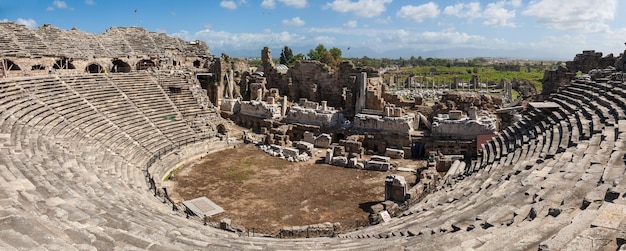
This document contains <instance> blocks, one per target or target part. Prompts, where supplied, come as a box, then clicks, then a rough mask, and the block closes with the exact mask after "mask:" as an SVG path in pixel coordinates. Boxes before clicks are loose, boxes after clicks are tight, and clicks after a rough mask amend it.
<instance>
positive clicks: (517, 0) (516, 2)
mask: <svg viewBox="0 0 626 251" xmlns="http://www.w3.org/2000/svg"><path fill="white" fill-rule="evenodd" d="M508 4H510V5H511V6H513V7H520V6H522V0H511V1H509V2H508Z"/></svg>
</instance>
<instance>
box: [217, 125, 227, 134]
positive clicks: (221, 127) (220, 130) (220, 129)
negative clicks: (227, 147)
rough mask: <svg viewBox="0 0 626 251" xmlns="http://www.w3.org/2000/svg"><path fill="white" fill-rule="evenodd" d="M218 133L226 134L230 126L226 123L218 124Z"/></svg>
mask: <svg viewBox="0 0 626 251" xmlns="http://www.w3.org/2000/svg"><path fill="white" fill-rule="evenodd" d="M217 133H219V134H224V135H226V134H227V133H228V128H227V127H226V125H224V124H219V125H217Z"/></svg>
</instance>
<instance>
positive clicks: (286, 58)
mask: <svg viewBox="0 0 626 251" xmlns="http://www.w3.org/2000/svg"><path fill="white" fill-rule="evenodd" d="M301 60H304V54H302V53H298V54H296V55H293V51H292V50H291V48H289V46H285V47H283V49H282V51H281V52H280V58H279V60H278V62H279V63H281V64H284V65H286V66H288V67H293V66H294V65H296V62H298V61H301Z"/></svg>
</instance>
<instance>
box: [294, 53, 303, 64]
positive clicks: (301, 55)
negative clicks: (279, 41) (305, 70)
mask: <svg viewBox="0 0 626 251" xmlns="http://www.w3.org/2000/svg"><path fill="white" fill-rule="evenodd" d="M293 59H294V62H298V61H302V60H304V54H302V53H298V54H296V55H295V56H293Z"/></svg>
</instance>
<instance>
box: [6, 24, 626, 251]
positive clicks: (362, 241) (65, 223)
mask: <svg viewBox="0 0 626 251" xmlns="http://www.w3.org/2000/svg"><path fill="white" fill-rule="evenodd" d="M0 40H1V43H0V56H1V59H2V61H0V62H1V64H0V76H2V78H0V92H1V95H0V102H1V104H2V105H1V106H0V186H1V187H2V188H1V189H0V226H2V227H1V228H0V248H1V249H3V250H116V249H117V250H251V249H252V250H473V249H478V250H618V249H623V248H626V245H624V244H625V243H626V198H625V196H626V185H623V177H624V171H625V167H626V166H625V161H626V146H625V145H624V142H625V141H624V137H626V122H625V121H626V115H625V110H626V84H624V73H623V71H624V65H625V62H626V59H625V58H623V54H622V55H620V56H619V57H613V55H612V54H611V55H608V56H605V57H603V56H602V54H601V53H599V52H594V51H584V52H583V53H581V54H579V55H576V56H575V57H574V59H573V60H572V61H569V62H567V64H566V65H564V66H561V67H559V68H558V69H556V70H553V71H546V73H545V76H544V79H543V81H544V83H543V85H544V88H543V92H542V93H541V94H537V95H535V96H534V97H535V100H526V101H524V102H519V105H518V106H510V107H505V106H504V105H503V104H502V101H501V100H496V99H493V100H492V99H491V98H490V97H489V96H482V97H478V98H476V97H473V96H472V97H470V96H463V94H460V93H456V92H452V91H450V92H444V93H441V94H438V95H439V96H441V97H440V98H441V102H440V103H439V104H438V105H436V108H433V109H431V110H436V111H441V113H442V114H440V115H433V114H426V112H425V111H423V110H421V111H422V112H407V111H406V110H405V109H403V107H407V106H412V107H418V108H419V107H421V106H422V104H421V98H416V99H415V101H414V102H412V103H410V104H407V102H406V101H403V100H402V98H400V97H398V96H394V95H392V94H389V93H387V92H386V88H387V87H385V84H384V82H386V81H387V80H384V79H383V78H382V76H381V74H380V73H379V72H378V71H377V70H374V69H371V68H359V67H355V66H354V65H353V64H352V63H350V62H343V63H341V64H339V65H338V67H337V68H336V69H328V67H327V66H325V65H323V64H321V63H320V62H314V61H305V62H300V63H298V64H296V66H294V67H293V68H291V69H285V68H284V66H281V65H274V63H273V62H272V60H271V54H270V53H271V52H270V51H269V50H268V49H264V50H263V51H261V50H260V52H261V56H262V62H263V63H262V64H263V65H262V66H261V67H260V68H262V69H257V70H256V71H252V70H251V69H250V67H248V65H247V62H246V61H245V60H242V59H234V58H230V57H228V56H227V55H222V56H221V57H220V56H217V57H216V56H213V55H211V54H210V51H209V47H208V45H207V44H206V43H204V42H201V41H183V40H181V39H177V38H172V37H169V36H168V35H166V34H162V33H154V32H148V31H146V30H144V29H142V28H137V27H114V28H110V29H109V30H107V31H106V32H105V33H102V34H88V33H84V32H81V31H78V30H60V29H57V28H55V27H53V26H49V25H46V26H45V27H41V28H40V29H38V30H31V29H28V28H26V27H25V26H22V25H17V24H13V23H0ZM579 71H580V72H582V73H584V74H583V75H578V76H577V75H576V73H577V72H579ZM507 85H508V84H505V85H504V86H507ZM504 91H505V95H506V93H510V90H509V91H507V90H506V88H505V89H504ZM511 103H515V102H511ZM443 106H446V107H445V109H444V108H442V107H443ZM417 110H418V111H420V109H417ZM483 111H484V112H483ZM443 113H445V114H443ZM494 114H501V115H499V116H502V117H507V116H508V115H510V116H509V120H504V121H505V122H506V121H508V122H506V123H505V122H496V119H495V115H494ZM511 114H514V115H511ZM511 117H512V118H511ZM497 121H500V119H497ZM237 125H239V126H241V127H243V128H246V131H245V132H244V133H243V135H235V134H233V131H234V129H233V128H235V127H237ZM248 128H249V130H248ZM243 142H252V143H254V144H256V145H258V146H259V148H260V149H263V150H264V151H266V152H268V154H270V155H272V156H277V157H276V158H283V159H284V160H280V161H291V162H294V163H295V162H298V161H312V160H310V158H311V156H312V155H315V154H314V153H315V152H318V153H321V155H324V156H323V158H321V159H320V160H321V162H324V163H326V164H330V165H334V166H342V167H346V168H353V169H369V170H375V171H373V172H381V171H382V172H390V169H394V170H399V169H402V168H400V167H396V166H395V164H393V163H395V162H394V161H397V160H404V161H407V160H409V161H410V159H412V158H416V159H422V160H424V159H426V158H427V157H428V155H429V154H428V153H430V152H436V154H434V155H431V157H437V158H439V157H441V156H455V158H457V157H458V158H461V159H462V160H461V161H459V160H456V161H446V160H440V161H439V160H437V161H436V162H437V163H439V162H441V163H444V162H446V163H451V164H449V165H448V166H447V167H446V171H444V172H443V173H442V172H440V173H438V172H437V171H441V170H439V168H437V169H438V170H436V171H435V170H432V168H434V167H432V166H430V165H429V167H420V170H419V171H416V170H412V171H413V172H416V173H417V174H418V176H420V177H418V178H419V179H420V180H421V181H420V183H418V184H417V185H415V186H414V187H409V186H408V185H407V184H406V182H405V180H404V179H403V178H402V177H400V176H397V175H392V174H390V175H388V176H387V179H386V180H381V181H380V182H381V186H385V195H384V197H385V201H383V202H381V203H380V204H375V205H372V206H371V207H370V208H367V210H369V211H370V212H371V214H370V221H371V222H370V223H371V224H369V226H361V227H357V228H353V229H348V230H345V231H336V230H338V228H337V226H336V225H334V224H332V223H323V222H320V223H319V224H314V225H308V226H292V227H286V228H284V229H283V230H284V231H281V234H279V235H267V234H261V233H255V232H254V231H250V229H240V228H236V227H233V226H231V225H230V224H229V222H228V221H227V220H223V221H221V222H217V225H215V224H213V223H215V222H208V223H207V217H206V216H204V217H203V215H206V214H207V213H211V212H210V211H211V209H216V208H217V205H214V204H212V202H211V201H210V200H206V198H204V199H202V198H199V199H198V200H188V201H185V202H184V203H178V202H175V201H173V200H172V199H171V198H170V197H169V195H168V190H167V189H166V188H168V183H169V182H172V181H168V180H167V179H164V178H163V177H166V176H168V174H170V173H171V170H172V169H173V168H174V167H176V166H177V165H179V164H180V163H184V162H185V161H187V160H189V159H193V158H196V157H197V156H202V155H203V154H206V153H207V152H211V151H215V150H219V149H224V148H232V146H233V145H237V144H244V143H243ZM365 157H369V158H370V159H369V160H365ZM405 163H406V162H405ZM404 169H406V168H404ZM175 180H176V179H174V181H175ZM625 184H626V183H625ZM170 192H171V191H170ZM383 213H384V214H383ZM389 214H390V217H386V216H389Z"/></svg>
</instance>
